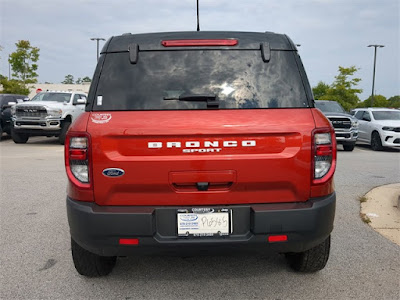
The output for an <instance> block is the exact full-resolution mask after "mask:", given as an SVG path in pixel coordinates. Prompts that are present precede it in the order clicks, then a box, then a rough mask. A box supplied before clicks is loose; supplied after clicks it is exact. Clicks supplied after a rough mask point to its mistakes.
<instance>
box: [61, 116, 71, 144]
mask: <svg viewBox="0 0 400 300" xmlns="http://www.w3.org/2000/svg"><path fill="white" fill-rule="evenodd" d="M70 125H71V122H69V121H65V122H64V123H63V124H62V127H61V133H60V135H59V136H58V141H59V142H60V144H61V145H64V142H65V137H66V135H67V131H68V128H69V126H70Z"/></svg>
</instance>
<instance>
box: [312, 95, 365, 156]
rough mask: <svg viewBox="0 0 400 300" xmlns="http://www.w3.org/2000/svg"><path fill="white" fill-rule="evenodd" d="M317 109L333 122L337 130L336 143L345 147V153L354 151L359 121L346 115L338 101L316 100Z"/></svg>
mask: <svg viewBox="0 0 400 300" xmlns="http://www.w3.org/2000/svg"><path fill="white" fill-rule="evenodd" d="M315 107H316V108H318V109H320V110H321V111H322V113H323V114H324V115H325V116H326V117H327V118H328V119H329V121H331V123H332V125H333V127H334V128H335V135H336V142H337V143H338V144H342V145H343V149H344V151H353V149H354V146H355V145H356V141H357V138H358V121H357V119H356V118H354V117H353V116H351V115H349V114H348V113H346V111H345V110H344V108H343V107H342V106H341V105H340V104H339V103H338V102H336V101H329V100H316V101H315Z"/></svg>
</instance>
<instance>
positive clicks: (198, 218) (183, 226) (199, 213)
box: [177, 208, 232, 237]
mask: <svg viewBox="0 0 400 300" xmlns="http://www.w3.org/2000/svg"><path fill="white" fill-rule="evenodd" d="M231 224H232V211H231V210H229V209H213V208H192V209H188V210H178V213H177V226H178V236H186V237H187V236H197V237H202V236H224V235H229V233H230V232H231V230H232V228H231Z"/></svg>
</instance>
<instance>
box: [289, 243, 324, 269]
mask: <svg viewBox="0 0 400 300" xmlns="http://www.w3.org/2000/svg"><path fill="white" fill-rule="evenodd" d="M330 248H331V236H329V237H328V238H327V239H326V240H325V241H324V242H322V243H321V244H319V245H317V246H315V247H314V248H311V249H309V250H307V251H304V252H300V253H287V254H286V258H287V260H288V262H289V265H290V267H291V268H292V269H293V270H295V271H297V272H303V273H313V272H317V271H320V270H322V269H323V268H325V265H326V263H327V262H328V258H329V250H330Z"/></svg>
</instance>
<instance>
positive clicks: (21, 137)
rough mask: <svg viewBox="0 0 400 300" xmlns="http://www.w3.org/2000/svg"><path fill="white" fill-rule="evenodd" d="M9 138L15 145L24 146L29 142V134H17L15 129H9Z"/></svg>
mask: <svg viewBox="0 0 400 300" xmlns="http://www.w3.org/2000/svg"><path fill="white" fill-rule="evenodd" d="M11 138H12V139H13V141H14V143H16V144H25V143H26V142H27V141H28V140H29V134H26V133H19V132H17V131H16V130H15V129H13V128H11Z"/></svg>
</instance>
